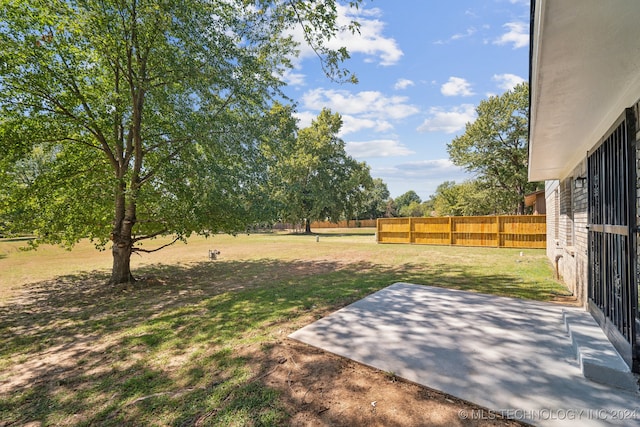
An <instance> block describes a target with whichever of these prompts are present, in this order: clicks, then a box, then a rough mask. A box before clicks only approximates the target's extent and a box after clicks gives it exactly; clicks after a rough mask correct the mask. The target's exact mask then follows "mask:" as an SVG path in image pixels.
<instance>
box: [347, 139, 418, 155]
mask: <svg viewBox="0 0 640 427" xmlns="http://www.w3.org/2000/svg"><path fill="white" fill-rule="evenodd" d="M345 149H346V151H347V152H348V153H349V154H350V155H351V156H353V157H356V158H363V157H369V158H371V157H393V156H408V155H410V154H414V151H411V150H410V149H408V148H407V147H406V146H404V145H402V144H400V142H398V141H396V140H393V139H378V140H372V141H362V142H357V141H350V142H347V143H346V147H345Z"/></svg>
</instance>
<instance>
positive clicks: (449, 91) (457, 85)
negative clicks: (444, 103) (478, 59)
mask: <svg viewBox="0 0 640 427" xmlns="http://www.w3.org/2000/svg"><path fill="white" fill-rule="evenodd" d="M440 92H442V94H443V95H444V96H472V95H473V94H474V93H473V91H472V90H471V84H470V83H469V82H468V81H466V80H465V79H463V78H461V77H449V81H447V82H446V83H445V84H443V85H442V87H441V88H440Z"/></svg>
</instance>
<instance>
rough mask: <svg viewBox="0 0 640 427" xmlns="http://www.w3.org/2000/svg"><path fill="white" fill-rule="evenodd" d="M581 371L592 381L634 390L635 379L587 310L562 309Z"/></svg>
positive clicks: (636, 385)
mask: <svg viewBox="0 0 640 427" xmlns="http://www.w3.org/2000/svg"><path fill="white" fill-rule="evenodd" d="M562 317H563V318H564V325H565V327H566V330H567V332H568V333H569V337H570V338H571V344H572V345H573V349H574V351H575V353H576V359H577V360H578V363H580V369H581V370H582V374H583V375H584V376H585V377H586V378H588V379H590V380H592V381H595V382H598V383H601V384H606V385H610V386H613V387H617V388H621V389H624V390H628V391H632V392H637V391H638V380H637V378H636V377H635V375H634V374H633V373H632V372H631V370H630V369H629V366H628V365H627V364H626V363H625V361H624V360H623V359H622V357H621V356H620V355H619V354H618V352H617V351H616V349H615V347H614V346H613V344H611V342H610V341H609V339H608V338H607V336H606V335H605V334H604V332H603V331H602V329H601V328H600V326H599V325H598V323H597V322H596V321H595V319H594V318H593V316H591V314H590V313H589V312H587V311H584V312H578V311H568V310H563V311H562Z"/></svg>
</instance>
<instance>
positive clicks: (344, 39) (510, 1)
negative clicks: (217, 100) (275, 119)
mask: <svg viewBox="0 0 640 427" xmlns="http://www.w3.org/2000/svg"><path fill="white" fill-rule="evenodd" d="M339 11H340V14H341V17H342V18H341V19H343V20H344V22H345V23H346V22H347V20H348V19H349V18H351V19H355V20H357V21H358V22H360V24H361V35H359V36H358V35H351V34H350V33H348V32H344V33H342V34H340V36H339V37H338V39H337V40H335V41H334V46H346V47H347V48H348V50H349V52H350V53H351V59H350V60H349V61H348V62H347V63H346V67H347V68H348V69H349V70H351V71H353V72H355V73H356V75H357V77H358V80H359V83H358V84H356V85H353V84H337V83H333V82H331V81H329V80H328V79H327V78H326V77H325V76H324V75H323V74H322V71H321V68H320V64H319V62H318V59H317V57H316V56H315V54H314V53H313V52H312V51H310V49H308V48H305V47H301V55H300V58H299V59H298V60H297V61H296V67H295V69H294V70H292V71H291V72H290V73H289V74H288V75H287V76H286V80H287V82H288V87H287V89H286V92H287V94H288V95H289V96H291V97H292V98H293V99H294V100H295V101H297V103H298V118H299V120H300V122H299V126H300V127H301V128H302V127H306V126H308V125H309V124H310V123H311V119H313V118H314V117H316V116H317V115H318V113H319V112H320V111H321V110H322V108H323V107H328V108H330V109H331V110H332V111H333V112H337V113H340V114H341V115H342V118H343V122H344V124H343V129H342V132H341V134H340V137H341V138H342V139H343V140H344V141H345V143H346V150H347V153H348V154H350V155H351V156H353V157H355V158H356V159H358V160H360V161H366V162H367V164H369V166H370V167H371V175H372V176H373V177H374V178H382V179H383V180H384V181H385V183H386V184H387V186H388V187H389V191H390V192H391V197H394V198H395V197H397V196H399V195H401V194H402V193H404V192H406V191H408V190H414V191H415V192H416V193H418V195H419V196H420V197H421V198H422V199H423V200H426V199H428V197H429V195H431V194H433V193H434V191H435V189H436V187H437V186H438V185H439V184H440V183H442V182H444V181H447V180H449V181H456V182H461V181H463V180H465V179H468V178H469V177H470V176H469V175H468V174H466V173H465V172H464V171H463V170H461V169H459V168H457V167H456V166H454V165H453V164H451V162H450V161H449V158H448V154H447V150H446V145H447V143H449V142H450V141H451V140H452V139H453V138H455V137H456V136H458V135H462V134H463V133H464V125H465V123H467V122H471V121H473V120H474V119H475V107H476V106H477V105H478V104H479V103H480V101H482V100H483V99H486V98H487V97H489V96H492V95H499V94H501V93H503V92H505V91H506V90H509V89H510V88H511V87H513V86H514V85H515V84H517V83H519V82H522V81H526V80H528V67H529V65H528V61H529V59H528V58H529V57H528V55H529V49H528V47H529V0H451V1H442V0H373V1H371V0H365V2H364V3H363V5H361V7H360V9H359V10H358V11H356V10H353V9H352V10H349V9H347V8H344V7H340V8H339Z"/></svg>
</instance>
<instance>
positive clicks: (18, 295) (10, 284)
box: [0, 229, 567, 426]
mask: <svg viewBox="0 0 640 427" xmlns="http://www.w3.org/2000/svg"><path fill="white" fill-rule="evenodd" d="M318 231H319V233H318V235H319V239H318V240H319V241H317V239H316V237H315V236H306V235H289V234H253V235H250V236H247V235H239V236H237V237H232V236H222V235H220V236H215V237H214V238H209V239H204V238H194V239H192V240H191V241H190V243H189V244H187V245H185V244H182V243H178V244H176V245H174V246H172V247H170V248H167V249H163V250H162V251H159V252H157V253H153V254H144V255H142V256H140V257H138V256H137V255H134V258H133V261H132V267H133V269H134V275H136V276H137V277H139V278H140V280H139V281H138V282H136V283H135V284H132V285H126V286H124V285H123V286H107V285H106V282H107V280H108V278H109V268H110V263H111V259H110V254H109V253H108V252H98V251H96V250H95V249H93V247H92V246H91V245H90V244H89V243H88V242H83V243H81V244H80V245H78V246H77V247H76V248H75V249H74V250H72V251H70V252H69V251H65V250H64V249H60V248H56V247H43V248H41V249H40V250H38V251H36V252H31V251H29V252H24V251H21V250H20V249H19V247H20V246H21V243H20V242H8V241H5V242H0V426H3V425H5V424H3V422H6V423H8V424H6V425H10V424H11V425H12V423H16V424H22V423H27V422H34V421H37V422H40V423H41V424H42V425H113V426H117V425H118V426H119V425H274V426H275V425H282V424H287V423H289V422H290V420H291V417H292V416H293V415H294V414H293V413H292V409H291V407H290V405H288V404H287V403H286V402H285V399H284V397H283V393H285V392H286V390H285V392H283V390H282V389H277V388H275V387H271V386H269V384H268V382H266V381H265V378H267V377H268V376H269V375H270V374H271V373H272V372H274V370H275V368H274V366H275V367H276V368H277V367H278V364H284V363H285V362H284V361H283V360H281V359H280V356H277V355H275V356H274V354H275V353H274V349H275V348H276V347H277V346H279V345H281V344H282V342H283V341H285V340H286V336H287V334H289V333H291V332H293V331H294V330H296V329H298V328H300V327H302V326H304V325H306V324H308V323H310V322H312V321H313V320H315V319H317V318H320V317H322V316H324V315H326V314H328V313H329V312H331V311H334V310H335V309H337V308H340V307H342V306H344V305H347V304H349V303H351V302H353V301H355V300H358V299H360V298H362V297H364V296H365V295H368V294H370V293H372V292H375V291H377V290H379V289H381V288H383V287H386V286H388V285H390V284H392V283H394V282H398V281H404V282H411V283H416V284H425V285H432V286H444V287H448V288H455V289H463V290H473V291H477V292H483V293H490V294H495V295H502V296H511V297H518V298H530V299H535V300H542V301H547V300H553V299H554V298H556V297H557V296H559V295H566V294H567V291H566V289H565V288H564V287H563V286H562V285H560V284H559V283H557V282H556V281H554V280H553V278H552V270H551V266H550V264H549V262H548V260H547V259H546V257H545V253H544V251H543V250H522V251H521V250H510V249H494V248H460V247H446V246H443V247H438V246H418V245H415V246H412V245H378V244H376V243H375V239H374V236H373V231H371V230H366V229H360V230H355V231H354V230H348V231H347V230H341V231H338V232H336V231H331V230H318ZM155 243H162V241H156V242H155ZM209 249H218V250H220V251H221V255H220V256H219V259H218V260H215V261H210V260H208V256H207V255H208V250H209ZM274 358H275V359H274ZM294 363H295V362H294ZM289 373H291V372H289ZM287 381H289V380H287ZM291 384H292V383H291V381H289V383H288V385H289V388H290V389H291V388H292V385H291ZM307 393H308V390H307ZM307 393H305V396H306V395H307Z"/></svg>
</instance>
